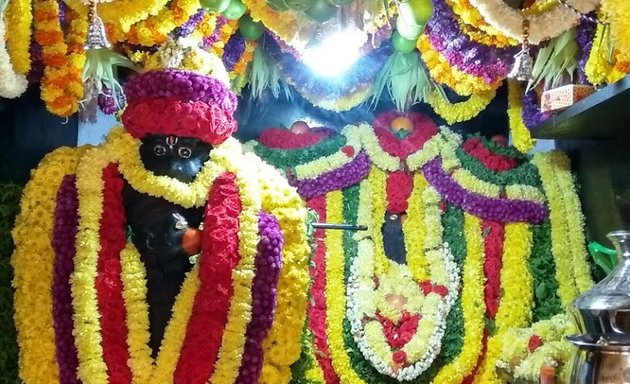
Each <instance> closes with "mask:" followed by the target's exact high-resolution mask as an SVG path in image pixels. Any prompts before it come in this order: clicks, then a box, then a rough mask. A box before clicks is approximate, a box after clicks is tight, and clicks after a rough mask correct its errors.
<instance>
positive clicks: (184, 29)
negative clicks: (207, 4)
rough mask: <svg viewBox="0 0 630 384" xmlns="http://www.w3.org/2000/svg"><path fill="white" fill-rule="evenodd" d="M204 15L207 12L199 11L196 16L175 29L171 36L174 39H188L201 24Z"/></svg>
mask: <svg viewBox="0 0 630 384" xmlns="http://www.w3.org/2000/svg"><path fill="white" fill-rule="evenodd" d="M204 15H205V11H204V10H203V9H200V10H198V11H197V12H196V13H195V14H193V15H192V16H190V18H188V20H186V22H185V23H184V24H182V25H180V26H179V27H177V28H175V29H174V30H173V32H171V35H172V36H173V37H186V36H188V35H190V34H191V33H193V31H194V30H195V28H196V27H197V25H199V23H201V20H203V16H204Z"/></svg>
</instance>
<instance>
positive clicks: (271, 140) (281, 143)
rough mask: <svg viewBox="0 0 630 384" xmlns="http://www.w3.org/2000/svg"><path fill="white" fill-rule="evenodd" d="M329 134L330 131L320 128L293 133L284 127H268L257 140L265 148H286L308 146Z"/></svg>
mask: <svg viewBox="0 0 630 384" xmlns="http://www.w3.org/2000/svg"><path fill="white" fill-rule="evenodd" d="M329 136H330V132H328V131H322V130H318V131H313V130H311V131H308V132H306V133H295V132H292V131H289V130H288V129H284V128H268V129H265V130H264V131H262V133H261V134H260V136H259V137H258V142H259V143H260V144H262V145H264V146H265V147H267V148H273V149H284V150H287V149H298V148H306V147H310V146H312V145H315V144H317V143H319V142H320V141H322V139H325V138H327V137H329Z"/></svg>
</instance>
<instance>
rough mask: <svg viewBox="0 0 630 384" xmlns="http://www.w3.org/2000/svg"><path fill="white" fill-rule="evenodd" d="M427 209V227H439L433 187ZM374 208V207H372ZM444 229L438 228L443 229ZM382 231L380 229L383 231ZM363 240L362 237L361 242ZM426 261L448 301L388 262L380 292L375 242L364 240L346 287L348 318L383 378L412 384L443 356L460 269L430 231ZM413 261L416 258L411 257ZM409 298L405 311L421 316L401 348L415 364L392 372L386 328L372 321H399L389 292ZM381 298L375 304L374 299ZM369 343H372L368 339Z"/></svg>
mask: <svg viewBox="0 0 630 384" xmlns="http://www.w3.org/2000/svg"><path fill="white" fill-rule="evenodd" d="M362 187H363V188H362V191H361V196H362V197H363V198H366V197H368V196H369V195H370V194H369V191H368V190H367V188H365V187H367V185H365V186H362ZM423 200H424V201H425V204H426V205H427V206H426V207H425V209H424V210H425V212H426V214H425V217H424V224H425V225H430V226H431V228H435V223H434V220H435V218H438V219H439V215H440V210H439V201H440V199H439V195H438V194H437V192H436V191H435V190H434V189H433V188H431V187H428V188H426V189H425V190H424V192H423ZM368 205H369V204H368ZM359 213H360V215H359V216H361V217H360V218H359V221H360V222H366V221H367V222H372V220H370V219H369V218H367V216H369V215H370V214H371V209H369V208H368V209H360V212H359ZM438 228H439V225H438ZM378 230H380V229H378ZM357 240H359V238H357ZM423 244H424V249H425V252H424V253H425V257H426V259H427V266H428V269H429V275H430V277H431V278H430V282H431V283H432V284H434V285H443V286H445V287H446V288H447V290H448V292H447V294H446V296H445V297H442V296H440V295H439V294H438V293H436V292H430V293H429V294H427V295H424V294H423V292H422V291H421V290H420V288H419V286H418V282H416V281H414V278H413V276H412V274H411V271H410V270H409V268H408V267H407V266H406V265H398V264H396V263H391V262H390V263H389V264H390V265H389V267H388V268H387V269H388V271H387V272H385V274H384V275H382V276H379V278H380V282H379V287H376V284H375V282H374V281H373V277H374V275H375V265H374V263H375V260H374V246H375V245H374V243H373V241H372V239H371V238H370V237H364V238H362V239H360V241H359V243H358V256H357V258H356V259H355V261H354V262H353V263H352V264H351V266H350V276H349V280H348V287H347V295H348V302H347V316H348V319H349V321H350V325H351V330H352V335H353V337H354V339H355V341H356V342H357V345H358V347H359V350H360V351H361V353H362V354H363V356H365V358H366V359H367V360H368V361H370V363H371V364H372V365H373V366H374V367H375V368H376V370H377V371H379V372H380V373H382V374H384V375H388V376H390V377H393V378H395V379H397V380H399V381H403V380H412V379H415V378H416V377H418V376H419V375H420V374H422V372H424V371H426V370H427V369H428V368H429V367H430V366H431V364H433V361H434V360H435V358H436V357H437V355H438V354H439V353H440V350H441V341H442V337H443V336H444V332H445V330H446V317H447V315H448V313H449V311H450V309H451V307H452V306H453V304H454V302H455V300H456V298H457V294H458V292H459V270H458V268H457V265H456V264H455V263H454V261H453V256H452V254H451V252H450V250H449V247H448V244H443V243H442V231H440V230H430V231H425V238H424V239H423ZM410 257H412V255H410ZM403 292H405V293H406V294H405V295H404V296H405V298H406V299H407V302H406V303H405V305H404V307H405V309H406V310H407V311H408V312H409V313H411V314H418V315H421V316H422V317H421V319H420V321H419V323H418V326H417V329H416V333H415V334H414V335H413V336H412V338H411V339H410V340H409V341H408V342H407V343H406V344H405V345H404V346H402V347H401V348H400V350H402V351H404V352H405V354H406V356H407V361H408V362H413V363H412V364H410V365H408V366H405V367H402V368H397V369H396V368H394V367H392V362H393V352H392V351H391V348H390V347H389V345H388V344H387V340H386V337H385V335H384V334H383V331H382V326H381V324H380V323H379V322H378V321H377V320H374V319H371V320H369V321H367V322H365V323H364V320H365V319H366V317H367V318H373V317H374V315H375V314H376V312H377V311H379V312H380V313H381V314H382V315H384V316H385V317H387V318H390V320H394V321H395V320H396V319H399V318H400V316H401V313H400V311H399V310H396V309H393V308H390V307H388V305H387V303H386V302H385V297H386V296H387V295H388V294H389V293H397V294H401V293H403ZM375 294H376V299H375ZM368 339H370V340H368Z"/></svg>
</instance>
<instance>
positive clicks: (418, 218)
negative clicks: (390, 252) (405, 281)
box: [403, 173, 439, 281]
mask: <svg viewBox="0 0 630 384" xmlns="http://www.w3.org/2000/svg"><path fill="white" fill-rule="evenodd" d="M428 185H429V184H428V183H427V181H426V179H425V178H424V176H422V174H420V173H416V174H414V175H413V190H412V192H411V196H410V197H409V208H408V209H407V219H406V220H405V221H404V222H403V233H405V234H408V236H405V250H406V251H407V265H409V270H410V271H411V274H412V275H413V278H414V280H415V281H424V280H426V279H427V277H428V271H427V260H426V259H425V257H424V249H425V248H428V247H426V246H424V237H425V236H426V231H430V230H431V229H430V228H433V227H429V226H427V225H426V224H424V221H425V220H424V219H425V216H426V215H427V214H428V212H426V210H425V208H424V204H423V200H422V198H423V195H424V190H425V188H427V186H428ZM429 209H430V208H429ZM438 209H439V207H438Z"/></svg>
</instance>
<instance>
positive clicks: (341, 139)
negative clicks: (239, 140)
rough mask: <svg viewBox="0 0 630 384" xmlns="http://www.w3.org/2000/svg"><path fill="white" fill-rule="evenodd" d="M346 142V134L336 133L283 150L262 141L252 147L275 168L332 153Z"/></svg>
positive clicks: (301, 162) (292, 165) (306, 161)
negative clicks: (304, 144) (307, 144)
mask: <svg viewBox="0 0 630 384" xmlns="http://www.w3.org/2000/svg"><path fill="white" fill-rule="evenodd" d="M345 144H346V137H345V136H343V135H334V136H333V137H330V138H327V139H324V140H322V141H320V142H319V143H317V144H315V145H312V146H310V147H306V148H300V149H290V150H282V149H274V148H267V147H265V146H264V145H262V144H260V143H255V144H254V145H253V147H252V149H253V151H254V153H255V154H256V155H258V156H259V157H261V158H263V159H264V160H265V161H266V162H267V163H269V164H270V165H272V166H273V167H274V168H278V169H284V168H286V167H295V166H296V165H298V164H303V163H308V162H309V161H313V160H316V159H319V158H320V157H325V156H329V155H332V154H333V153H335V152H337V151H338V150H339V149H340V148H341V147H343V146H344V145H345Z"/></svg>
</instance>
